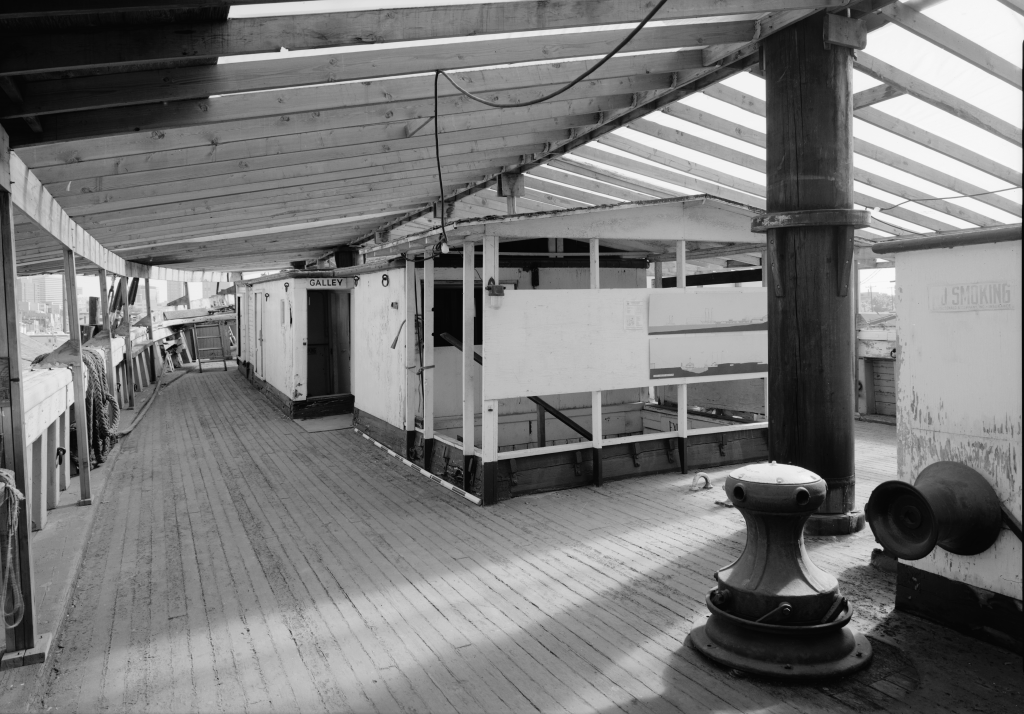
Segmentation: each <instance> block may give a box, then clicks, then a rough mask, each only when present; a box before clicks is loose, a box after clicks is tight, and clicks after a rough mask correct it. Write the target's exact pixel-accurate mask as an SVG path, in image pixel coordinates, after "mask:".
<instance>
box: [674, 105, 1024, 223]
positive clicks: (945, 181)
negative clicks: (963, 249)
mask: <svg viewBox="0 0 1024 714" xmlns="http://www.w3.org/2000/svg"><path fill="white" fill-rule="evenodd" d="M855 96H856V95H855ZM662 111H663V112H664V113H665V114H668V115H669V116H673V117H676V118H677V119H682V120H683V121H688V122H691V123H693V124H696V125H697V126H702V127H705V128H707V129H711V130H713V131H717V132H719V133H721V134H724V135H726V136H730V137H733V138H736V139H740V140H741V141H745V142H747V143H749V144H752V145H754V146H757V147H759V148H762V149H763V148H765V146H766V143H767V142H766V137H765V135H764V134H763V133H762V132H760V131H757V130H755V129H749V128H747V127H744V126H741V125H739V124H734V123H733V122H730V121H728V120H726V119H721V118H719V117H716V116H713V115H709V114H707V113H705V112H700V111H698V110H696V109H694V108H693V107H691V106H689V105H686V104H682V103H677V104H673V105H671V106H668V107H666V108H665V109H663V110H662ZM853 146H854V151H855V152H856V153H857V154H860V155H862V156H866V157H868V158H870V159H873V160H875V161H878V162H880V163H883V164H886V165H887V166H891V167H893V168H896V169H899V170H901V171H905V172H907V173H909V174H911V175H913V176H917V177H919V178H923V179H925V180H926V181H931V182H932V183H935V184H938V185H940V186H943V187H945V188H948V189H950V190H952V191H957V192H958V193H962V194H964V195H968V194H975V193H982V192H984V189H982V188H979V187H977V186H973V185H971V184H968V183H966V182H965V181H961V180H960V179H958V178H955V177H953V176H949V175H948V174H944V173H942V172H941V171H937V170H935V169H933V168H931V167H929V166H925V165H924V164H921V163H918V162H916V161H913V160H911V159H907V158H905V157H902V156H900V155H899V154H896V153H894V152H891V151H888V150H886V149H883V148H881V147H879V146H875V145H874V144H871V143H869V142H866V141H864V140H862V139H857V138H855V139H854V144H853ZM854 178H855V179H856V180H858V181H861V182H863V183H866V184H869V185H872V186H875V187H877V188H879V189H881V190H884V191H888V192H889V193H895V194H896V195H899V196H902V197H903V198H906V199H910V200H915V201H919V202H922V203H923V205H928V206H929V207H933V208H934V207H936V206H937V207H938V209H937V210H940V211H942V212H943V213H946V214H948V215H950V216H955V217H957V218H960V219H962V220H965V221H968V222H971V223H975V224H977V225H995V224H997V223H999V221H996V220H994V219H991V218H988V217H987V216H984V215H981V214H979V213H976V212H974V211H971V210H970V209H968V208H964V207H963V206H959V205H958V204H954V203H948V202H946V201H937V200H935V199H934V198H932V197H931V196H929V195H928V194H927V193H924V192H922V191H917V190H916V189H912V188H909V187H907V186H903V185H900V184H897V183H893V182H892V181H891V180H889V179H885V178H883V177H881V176H878V175H877V174H874V173H872V172H869V171H866V170H864V169H856V170H855V176H854ZM977 199H978V200H979V201H981V200H985V199H987V200H985V202H986V203H988V204H990V205H992V206H995V207H997V208H1000V209H1001V210H1004V211H1007V212H1008V213H1011V214H1014V215H1017V216H1019V215H1021V205H1020V204H1019V203H1014V202H1013V201H1011V200H1009V199H1007V198H1004V197H1002V196H998V195H990V196H978V197H977Z"/></svg>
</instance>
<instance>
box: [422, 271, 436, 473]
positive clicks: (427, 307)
mask: <svg viewBox="0 0 1024 714" xmlns="http://www.w3.org/2000/svg"><path fill="white" fill-rule="evenodd" d="M433 455H434V259H433V257H430V256H428V257H427V258H426V260H424V261H423V468H425V469H426V470H427V471H430V470H431V469H430V461H431V459H432V458H433Z"/></svg>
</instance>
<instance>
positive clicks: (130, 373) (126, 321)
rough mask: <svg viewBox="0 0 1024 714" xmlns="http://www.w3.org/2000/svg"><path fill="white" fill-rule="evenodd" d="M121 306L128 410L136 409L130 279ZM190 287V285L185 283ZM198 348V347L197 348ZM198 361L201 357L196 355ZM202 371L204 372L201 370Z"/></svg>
mask: <svg viewBox="0 0 1024 714" xmlns="http://www.w3.org/2000/svg"><path fill="white" fill-rule="evenodd" d="M120 284H121V304H122V309H123V311H124V317H123V318H122V319H121V324H120V325H119V326H118V329H119V330H124V361H123V362H122V363H121V364H122V365H123V366H124V381H125V387H126V388H127V389H128V405H127V406H126V407H125V408H126V409H134V408H135V367H134V365H133V364H132V359H133V355H132V311H131V306H130V305H129V304H128V277H127V276H125V277H124V278H122V279H121V282H120ZM185 284H186V285H188V283H185ZM197 348H198V346H197ZM196 359H197V360H198V359H199V356H198V355H196ZM200 371H202V370H200Z"/></svg>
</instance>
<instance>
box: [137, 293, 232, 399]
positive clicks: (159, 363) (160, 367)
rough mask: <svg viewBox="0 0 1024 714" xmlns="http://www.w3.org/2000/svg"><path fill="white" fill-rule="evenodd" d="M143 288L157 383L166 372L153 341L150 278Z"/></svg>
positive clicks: (153, 373)
mask: <svg viewBox="0 0 1024 714" xmlns="http://www.w3.org/2000/svg"><path fill="white" fill-rule="evenodd" d="M217 284H218V285H220V283H217ZM143 286H144V288H145V290H146V316H147V317H148V318H149V324H148V325H146V338H147V339H148V340H149V373H150V374H151V375H153V381H154V382H156V381H157V380H158V379H160V375H162V374H163V372H164V361H163V360H162V359H160V358H159V356H158V352H159V350H160V348H159V347H157V345H156V343H155V342H154V341H153V301H152V300H151V299H150V297H149V278H146V279H145V282H144V285H143Z"/></svg>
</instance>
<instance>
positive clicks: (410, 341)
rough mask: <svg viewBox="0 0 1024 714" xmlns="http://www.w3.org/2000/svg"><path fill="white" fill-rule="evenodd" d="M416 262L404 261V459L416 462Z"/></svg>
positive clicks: (407, 259) (417, 382)
mask: <svg viewBox="0 0 1024 714" xmlns="http://www.w3.org/2000/svg"><path fill="white" fill-rule="evenodd" d="M417 287H418V281H417V280H416V261H414V260H411V259H409V258H406V260H405V458H407V459H409V460H410V461H416V460H417V459H416V454H415V451H416V403H417V401H418V400H417V398H416V392H418V391H419V386H420V378H419V375H418V374H417V373H416V370H417V369H418V368H419V365H418V364H417V362H418V361H419V354H418V351H417V349H416V329H417V327H416V302H417V298H416V288H417Z"/></svg>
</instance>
